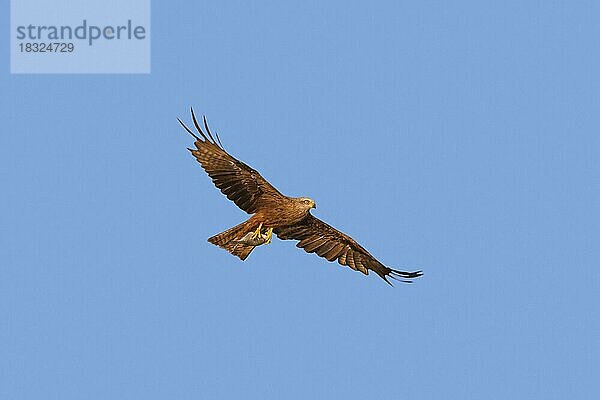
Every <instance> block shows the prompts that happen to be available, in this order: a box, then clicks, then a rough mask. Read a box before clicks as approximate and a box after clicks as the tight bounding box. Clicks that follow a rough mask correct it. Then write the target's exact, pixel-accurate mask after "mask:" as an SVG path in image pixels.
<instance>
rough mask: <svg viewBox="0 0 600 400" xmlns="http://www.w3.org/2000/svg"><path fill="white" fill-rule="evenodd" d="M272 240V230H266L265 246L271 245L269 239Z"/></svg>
mask: <svg viewBox="0 0 600 400" xmlns="http://www.w3.org/2000/svg"><path fill="white" fill-rule="evenodd" d="M272 238H273V228H269V229H267V241H266V242H265V244H269V243H271V239H272Z"/></svg>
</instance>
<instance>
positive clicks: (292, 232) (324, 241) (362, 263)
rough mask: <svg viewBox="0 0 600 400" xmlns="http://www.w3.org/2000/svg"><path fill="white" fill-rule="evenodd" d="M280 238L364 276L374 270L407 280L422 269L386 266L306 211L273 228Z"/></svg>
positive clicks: (385, 276) (381, 274)
mask: <svg viewBox="0 0 600 400" xmlns="http://www.w3.org/2000/svg"><path fill="white" fill-rule="evenodd" d="M273 232H274V233H275V234H276V235H277V236H278V237H279V238H280V239H283V240H298V241H299V242H298V243H297V244H296V246H297V247H299V248H302V249H304V251H306V252H307V253H313V252H316V253H317V255H319V256H320V257H324V258H325V259H327V260H328V261H336V260H337V262H338V263H339V264H340V265H346V266H348V267H350V268H352V269H354V270H356V271H360V272H362V273H363V274H365V275H368V274H369V270H371V271H373V272H375V273H376V274H377V275H379V276H380V277H381V278H382V279H384V280H385V281H386V282H387V283H389V284H391V283H390V281H389V280H388V278H392V279H396V280H399V281H402V282H406V283H410V282H412V279H414V278H418V277H419V276H421V275H422V274H423V273H422V271H415V272H406V271H399V270H395V269H392V268H389V267H386V266H385V265H383V264H382V263H381V262H379V261H378V260H377V259H376V258H375V257H373V256H372V255H371V253H369V252H368V251H367V250H366V249H365V248H364V247H362V246H361V245H360V244H358V243H357V242H356V241H355V240H354V239H352V238H351V237H350V236H348V235H346V234H345V233H342V232H340V231H338V230H337V229H335V228H333V227H332V226H330V225H328V224H326V223H325V222H323V221H321V220H320V219H318V218H316V217H314V216H312V215H311V214H308V216H307V217H306V218H304V219H303V220H302V221H300V222H299V223H298V224H295V225H290V226H285V227H279V228H276V229H275V230H274V231H273Z"/></svg>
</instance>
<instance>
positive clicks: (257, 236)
mask: <svg viewBox="0 0 600 400" xmlns="http://www.w3.org/2000/svg"><path fill="white" fill-rule="evenodd" d="M261 230H262V222H261V223H260V225H258V228H256V231H254V234H253V235H252V239H253V240H254V239H256V238H259V237H260V236H261V235H260V231H261Z"/></svg>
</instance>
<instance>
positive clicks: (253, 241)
mask: <svg viewBox="0 0 600 400" xmlns="http://www.w3.org/2000/svg"><path fill="white" fill-rule="evenodd" d="M267 240H269V237H268V236H267V235H266V234H263V233H261V234H260V235H259V236H256V237H254V232H248V233H246V234H245V235H244V236H243V237H242V238H241V239H240V240H233V241H232V242H233V243H237V244H245V245H246V246H255V247H256V246H260V245H262V244H265V243H267Z"/></svg>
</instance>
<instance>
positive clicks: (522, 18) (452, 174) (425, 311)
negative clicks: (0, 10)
mask: <svg viewBox="0 0 600 400" xmlns="http://www.w3.org/2000/svg"><path fill="white" fill-rule="evenodd" d="M248 3H250V2H242V1H239V2H188V3H183V2H169V3H168V4H167V2H154V4H153V7H152V28H151V30H152V33H151V35H152V73H151V74H148V75H10V74H9V61H8V58H6V59H5V62H4V63H2V66H1V68H2V69H3V72H2V73H1V74H0V84H1V87H2V91H1V93H2V94H1V95H0V96H1V97H0V98H1V101H2V107H1V108H0V109H1V110H2V111H1V112H2V121H3V128H2V135H0V141H1V143H0V160H1V163H2V168H1V169H0V179H1V181H2V187H3V188H4V190H3V191H2V197H1V198H2V209H3V212H2V217H1V219H0V221H1V228H2V229H0V243H1V245H0V260H1V261H0V265H1V267H0V316H1V319H2V321H3V322H2V325H1V326H2V327H1V328H0V354H1V357H0V383H1V384H0V398H6V399H8V398H10V399H39V398H44V399H81V398H86V399H107V398H111V399H134V398H144V399H154V398H156V399H159V398H179V399H192V398H193V399H197V398H260V399H270V398H273V399H277V398H290V399H295V398H297V399H304V398H346V399H354V398H356V399H358V398H361V399H364V398H382V399H383V398H390V399H391V398H400V397H406V398H412V399H439V398H466V399H469V398H473V399H481V398H486V399H506V398H523V399H530V398H544V399H553V398H555V399H564V398H596V397H598V395H600V385H599V383H598V379H597V378H598V375H599V373H600V371H599V367H598V360H599V358H600V346H599V344H598V343H599V342H598V334H599V332H600V317H599V314H598V309H597V304H598V293H599V290H600V273H599V272H598V260H599V258H600V251H599V246H598V238H599V231H598V226H599V222H600V220H599V211H598V204H599V203H600V195H599V194H600V190H599V186H600V167H599V163H598V149H599V148H600V140H599V138H598V133H599V132H600V116H599V114H598V110H599V109H600V108H599V106H600V101H599V100H600V95H599V93H600V79H599V76H598V71H600V56H599V52H598V37H599V35H600V25H599V23H600V19H599V18H598V16H599V15H600V5H598V3H597V2H591V1H581V2H566V1H565V2H558V1H551V2H538V1H536V2H534V1H505V2H493V3H492V2H479V1H457V2H452V4H448V2H433V1H422V2H365V3H358V2H352V4H348V3H349V2H333V1H332V2H327V4H322V2H316V1H303V2H293V3H292V2H285V4H284V2H279V3H276V2H273V3H266V2H265V3H256V4H252V5H251V4H248ZM7 18H8V17H5V18H4V19H5V22H6V20H7ZM7 46H8V38H7V40H4V41H2V42H1V43H0V47H1V49H0V50H1V51H2V54H5V55H7V54H8V53H9V51H8V47H7ZM190 106H194V108H195V109H196V111H197V112H198V113H200V114H206V115H207V116H208V119H209V122H210V124H211V126H212V127H213V128H214V129H215V130H217V131H218V132H219V133H220V135H221V139H222V140H223V144H224V145H225V147H226V148H227V149H228V150H229V151H230V152H231V153H232V154H233V155H235V156H237V157H238V158H240V159H241V160H243V161H245V162H247V163H248V164H250V165H251V166H253V167H254V168H255V169H257V170H259V171H260V172H261V173H262V174H263V176H265V177H266V178H267V179H269V180H270V181H271V182H272V183H273V184H274V185H275V186H276V187H278V188H279V189H280V190H281V191H282V192H284V193H286V194H289V195H307V196H310V197H312V198H314V199H315V200H316V201H317V203H318V205H319V207H318V209H317V210H316V211H315V215H317V216H318V217H319V218H322V219H324V220H325V221H327V222H329V223H330V224H332V225H333V226H336V227H337V228H339V229H341V230H343V231H345V232H347V233H349V234H350V235H352V236H353V237H354V238H355V239H357V240H358V241H359V242H360V243H361V244H363V245H364V246H365V247H366V248H368V249H369V250H370V251H371V252H372V253H373V254H374V255H376V256H377V257H378V258H379V259H380V260H382V261H383V262H384V263H386V264H387V265H390V266H393V267H400V268H406V269H423V270H424V272H425V275H424V277H422V278H421V279H420V280H419V281H418V282H416V283H415V284H413V285H397V286H396V287H394V288H390V287H388V286H387V285H386V284H385V283H384V282H383V281H381V280H380V279H378V278H377V277H376V276H369V277H365V276H363V275H362V274H360V273H357V272H354V271H351V270H349V269H346V268H342V267H340V266H339V265H337V264H332V263H327V262H326V261H325V260H323V259H320V258H318V257H316V256H315V255H309V254H305V253H304V252H302V251H300V250H298V249H296V248H295V247H294V242H289V241H286V242H283V241H278V240H276V241H274V242H273V244H271V245H269V246H264V247H261V248H258V249H257V250H255V251H254V252H253V253H252V255H251V256H250V257H249V259H248V260H247V261H246V262H243V263H242V262H240V261H239V260H238V259H237V258H234V257H232V256H230V255H229V254H227V253H226V252H225V251H223V250H221V249H218V248H217V247H215V246H213V245H210V244H209V243H207V242H206V239H207V238H208V237H209V236H211V235H213V234H215V233H217V232H220V231H222V230H224V229H226V228H228V227H231V226H233V225H235V224H237V223H239V222H240V221H242V220H243V219H244V218H245V217H246V214H244V213H243V212H242V211H240V210H239V209H237V208H236V207H235V205H234V204H233V203H231V202H229V201H227V200H226V199H225V197H224V196H222V195H221V194H220V193H219V192H218V191H217V190H216V189H215V188H214V187H213V186H212V184H211V182H210V180H209V179H208V178H207V176H206V175H205V174H204V172H203V171H202V170H201V169H200V168H199V166H198V165H197V163H196V162H195V161H194V160H193V159H192V157H191V156H190V155H189V154H188V152H187V150H185V148H186V147H187V146H190V144H191V143H192V142H191V140H190V137H189V136H188V135H187V134H186V133H185V132H184V131H183V130H182V129H181V128H180V127H179V126H178V124H177V121H176V117H181V118H182V119H184V120H185V121H189V113H188V110H189V107H190Z"/></svg>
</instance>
